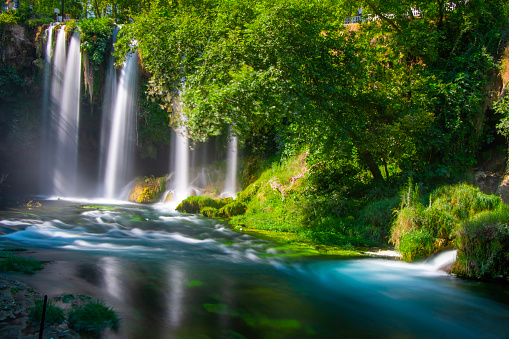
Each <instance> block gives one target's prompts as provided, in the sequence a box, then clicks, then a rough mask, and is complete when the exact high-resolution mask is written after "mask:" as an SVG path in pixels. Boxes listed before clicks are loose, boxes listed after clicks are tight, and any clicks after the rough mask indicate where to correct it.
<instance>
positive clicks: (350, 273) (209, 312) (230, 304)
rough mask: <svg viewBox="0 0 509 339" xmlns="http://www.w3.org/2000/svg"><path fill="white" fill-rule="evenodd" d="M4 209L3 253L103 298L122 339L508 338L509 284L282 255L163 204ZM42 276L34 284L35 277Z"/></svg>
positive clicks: (71, 288)
mask: <svg viewBox="0 0 509 339" xmlns="http://www.w3.org/2000/svg"><path fill="white" fill-rule="evenodd" d="M42 204H43V207H42V208H33V209H30V210H28V209H23V210H17V211H5V212H2V214H0V231H1V232H2V233H4V235H2V236H0V246H3V247H8V246H16V247H19V246H23V247H27V248H30V249H32V250H35V251H36V256H37V257H38V258H41V260H48V261H50V263H49V264H48V265H46V268H45V269H44V270H43V271H41V272H39V273H37V274H36V275H35V276H34V277H26V276H17V278H18V279H20V280H26V281H28V282H29V283H30V284H31V285H33V286H34V288H36V289H37V290H38V291H39V292H41V293H42V294H57V293H84V294H88V295H91V296H93V297H96V298H97V297H99V298H102V299H103V300H104V301H105V302H106V303H107V304H108V305H111V306H113V307H114V308H115V309H116V310H117V311H118V312H119V313H120V315H121V317H122V319H123V321H122V323H121V328H120V330H119V332H117V333H113V332H110V333H108V334H107V337H112V338H113V337H117V338H243V337H245V338H432V337H433V338H481V337H482V338H509V325H508V324H509V288H508V287H507V286H506V285H498V284H492V283H481V282H472V281H465V280H462V279H458V278H456V277H454V276H450V275H447V274H445V273H443V272H439V271H436V266H435V265H433V263H420V264H419V263H417V264H407V263H403V262H400V261H393V260H386V259H373V258H366V259H349V260H348V259H344V258H331V257H312V258H309V257H301V258H299V257H297V258H294V257H292V258H287V257H282V256H279V255H280V254H283V252H281V251H280V250H277V249H276V248H275V247H277V245H276V244H274V243H271V242H268V241H265V240H260V239H256V238H254V237H252V236H249V235H245V234H242V233H237V232H234V231H233V230H231V229H230V228H229V227H228V226H227V225H225V224H224V223H222V222H220V221H217V220H213V219H205V218H201V217H198V216H194V215H185V214H180V213H176V212H174V211H172V210H171V209H170V208H168V207H167V206H163V205H157V206H142V205H135V204H119V203H115V204H103V205H100V206H99V205H93V204H92V203H89V202H87V203H83V202H82V203H79V202H64V201H43V202H42ZM34 278H36V279H34Z"/></svg>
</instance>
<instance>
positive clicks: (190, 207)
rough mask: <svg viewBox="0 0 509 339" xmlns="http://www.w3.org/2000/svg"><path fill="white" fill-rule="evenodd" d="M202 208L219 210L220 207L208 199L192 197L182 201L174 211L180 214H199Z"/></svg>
mask: <svg viewBox="0 0 509 339" xmlns="http://www.w3.org/2000/svg"><path fill="white" fill-rule="evenodd" d="M204 207H213V208H221V205H220V203H219V202H218V201H217V200H214V199H212V198H210V197H204V196H192V197H188V198H186V199H184V200H182V202H181V203H180V204H179V205H178V206H177V208H176V210H177V211H179V212H182V213H200V211H201V209H202V208H204Z"/></svg>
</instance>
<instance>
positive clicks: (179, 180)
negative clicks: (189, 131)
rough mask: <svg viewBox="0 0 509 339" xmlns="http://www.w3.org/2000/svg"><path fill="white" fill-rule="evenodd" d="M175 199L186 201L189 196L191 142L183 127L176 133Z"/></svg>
mask: <svg viewBox="0 0 509 339" xmlns="http://www.w3.org/2000/svg"><path fill="white" fill-rule="evenodd" d="M174 140H175V143H174V144H175V161H174V163H175V170H174V173H175V179H174V183H175V184H174V187H175V188H174V189H175V199H176V200H177V201H181V200H184V199H185V198H187V196H188V195H189V194H188V193H189V192H188V189H189V140H188V138H187V136H186V133H185V129H184V128H183V127H181V128H180V129H179V130H178V131H177V132H176V133H175V138H174Z"/></svg>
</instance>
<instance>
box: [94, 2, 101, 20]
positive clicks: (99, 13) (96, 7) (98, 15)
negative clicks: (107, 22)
mask: <svg viewBox="0 0 509 339" xmlns="http://www.w3.org/2000/svg"><path fill="white" fill-rule="evenodd" d="M94 9H95V16H96V17H97V18H101V12H99V5H98V4H97V0H94Z"/></svg>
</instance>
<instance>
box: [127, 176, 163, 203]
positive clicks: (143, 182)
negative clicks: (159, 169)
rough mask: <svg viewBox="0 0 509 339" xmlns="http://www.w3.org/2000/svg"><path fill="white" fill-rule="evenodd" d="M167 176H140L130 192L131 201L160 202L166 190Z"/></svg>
mask: <svg viewBox="0 0 509 339" xmlns="http://www.w3.org/2000/svg"><path fill="white" fill-rule="evenodd" d="M165 180H166V176H164V177H160V178H155V177H153V176H151V177H140V178H138V179H137V181H136V184H135V185H134V187H133V189H132V190H131V192H130V193H129V199H128V200H129V201H131V202H138V203H154V202H158V201H159V199H160V198H161V195H162V194H163V193H164V191H165V190H166V181H165Z"/></svg>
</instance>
